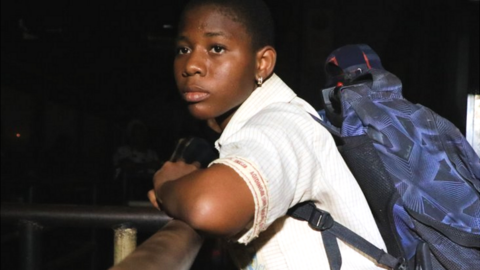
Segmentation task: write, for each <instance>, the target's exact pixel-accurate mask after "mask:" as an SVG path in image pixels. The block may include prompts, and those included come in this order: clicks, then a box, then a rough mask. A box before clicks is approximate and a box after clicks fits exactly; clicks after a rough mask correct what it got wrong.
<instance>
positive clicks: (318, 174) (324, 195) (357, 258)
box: [212, 74, 386, 270]
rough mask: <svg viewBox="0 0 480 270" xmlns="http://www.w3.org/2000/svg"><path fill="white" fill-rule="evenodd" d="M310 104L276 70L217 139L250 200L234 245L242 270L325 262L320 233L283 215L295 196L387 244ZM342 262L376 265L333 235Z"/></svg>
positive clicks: (323, 264)
mask: <svg viewBox="0 0 480 270" xmlns="http://www.w3.org/2000/svg"><path fill="white" fill-rule="evenodd" d="M309 113H310V114H313V115H316V116H318V114H317V112H316V111H315V109H314V108H312V107H311V106H310V105H309V104H308V103H307V102H306V101H304V100H302V99H301V98H299V97H297V96H296V94H295V93H294V92H293V91H292V90H291V89H290V88H289V87H288V86H287V85H286V84H285V83H284V82H283V81H282V80H281V79H280V78H279V77H278V76H276V75H275V74H274V75H272V77H271V78H270V79H268V80H267V81H266V82H265V83H264V84H263V86H262V87H259V88H257V89H256V90H255V91H254V92H253V93H252V95H251V96H250V97H249V98H248V99H247V100H246V101H245V102H244V103H243V104H242V106H241V107H240V108H239V109H238V110H237V112H236V113H235V114H234V116H233V117H232V119H231V120H230V122H229V123H228V125H227V127H226V128H225V130H224V131H223V133H222V135H221V137H220V138H219V139H218V141H217V142H216V147H217V150H218V151H219V152H220V158H219V159H217V160H215V161H214V162H212V164H215V163H220V164H224V165H227V166H230V167H231V168H233V169H234V170H235V171H236V172H237V173H238V174H239V175H240V176H241V177H242V178H243V180H245V182H246V184H247V185H248V187H249V188H250V191H251V192H252V194H253V198H254V200H255V216H254V224H253V226H252V227H251V228H250V230H249V231H248V232H247V233H246V234H244V235H243V236H241V237H240V238H239V239H238V243H240V244H235V245H233V249H234V254H235V256H234V257H235V258H234V259H236V261H237V262H238V263H239V265H240V266H241V267H242V268H243V269H262V270H265V269H302V270H303V269H329V265H328V259H327V257H326V254H325V249H324V247H323V242H322V237H321V233H320V232H318V231H314V230H313V229H311V228H310V227H309V225H308V223H307V222H304V221H299V220H295V219H293V218H291V217H285V214H286V212H287V210H288V209H289V208H290V207H292V206H294V205H296V204H297V203H299V202H303V201H308V200H313V201H314V202H315V203H316V204H317V206H318V207H320V208H321V209H323V210H326V211H328V212H330V214H331V215H332V216H333V218H334V219H335V220H336V221H337V222H339V223H341V224H343V225H344V226H346V227H348V228H350V229H351V230H353V231H355V232H356V233H358V234H359V235H361V236H363V237H364V238H366V239H367V240H369V241H371V242H372V243H373V244H375V245H376V246H377V247H379V248H381V249H384V250H386V248H385V245H384V242H383V240H382V238H381V236H380V233H379V231H378V229H377V226H376V224H375V221H374V219H373V216H372V214H371V212H370V208H369V207H368V204H367V202H366V200H365V197H364V195H363V193H362V191H361V189H360V187H359V186H358V184H357V182H356V180H355V179H354V177H353V176H352V174H351V172H350V171H349V169H348V168H347V166H346V164H345V162H344V161H343V159H342V158H341V156H340V154H339V152H338V151H337V148H336V146H335V143H334V141H333V139H332V137H331V136H330V134H329V133H328V131H327V130H326V129H325V128H323V127H322V126H321V125H320V124H318V123H317V122H316V121H315V120H314V119H313V118H312V116H311V115H309ZM338 242H339V247H340V252H341V254H342V261H343V264H342V269H380V268H377V267H376V266H375V265H374V263H373V262H372V261H370V260H368V259H367V258H366V257H364V256H363V255H360V253H358V252H356V251H355V250H353V249H351V248H350V247H348V246H347V245H345V244H344V243H343V242H342V241H340V240H338Z"/></svg>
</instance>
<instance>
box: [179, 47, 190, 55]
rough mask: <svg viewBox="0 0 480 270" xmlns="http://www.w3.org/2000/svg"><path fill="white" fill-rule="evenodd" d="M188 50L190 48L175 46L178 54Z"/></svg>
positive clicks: (185, 52)
mask: <svg viewBox="0 0 480 270" xmlns="http://www.w3.org/2000/svg"><path fill="white" fill-rule="evenodd" d="M189 52H190V49H188V48H187V47H180V48H177V54H179V55H182V54H187V53H189Z"/></svg>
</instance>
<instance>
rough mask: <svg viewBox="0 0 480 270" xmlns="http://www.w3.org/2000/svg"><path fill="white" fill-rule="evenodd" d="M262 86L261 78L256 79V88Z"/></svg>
mask: <svg viewBox="0 0 480 270" xmlns="http://www.w3.org/2000/svg"><path fill="white" fill-rule="evenodd" d="M262 84H263V77H260V78H258V80H257V85H258V86H262Z"/></svg>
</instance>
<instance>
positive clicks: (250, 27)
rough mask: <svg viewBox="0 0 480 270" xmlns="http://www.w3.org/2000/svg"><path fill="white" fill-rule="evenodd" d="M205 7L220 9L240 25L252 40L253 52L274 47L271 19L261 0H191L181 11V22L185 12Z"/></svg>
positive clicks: (268, 10) (273, 29) (266, 7)
mask: <svg viewBox="0 0 480 270" xmlns="http://www.w3.org/2000/svg"><path fill="white" fill-rule="evenodd" d="M205 5H213V6H217V7H220V8H221V10H223V12H225V13H224V14H225V15H226V16H228V17H230V18H231V19H232V20H234V21H236V22H238V23H240V24H242V25H243V26H244V27H245V28H246V30H247V33H248V34H249V35H250V36H251V38H252V47H253V49H254V50H258V49H260V48H263V47H265V46H272V47H274V46H275V27H274V23H273V18H272V15H271V13H270V9H269V8H268V6H267V5H266V4H265V2H263V1H262V0H191V1H189V2H188V3H187V5H186V6H185V8H184V10H183V13H182V16H181V18H180V19H181V21H183V19H184V15H185V13H186V12H187V11H190V10H194V9H195V8H198V7H200V6H205Z"/></svg>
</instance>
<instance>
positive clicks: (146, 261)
mask: <svg viewBox="0 0 480 270" xmlns="http://www.w3.org/2000/svg"><path fill="white" fill-rule="evenodd" d="M202 243H203V237H201V236H200V235H199V234H198V233H197V232H196V231H195V230H193V229H192V228H191V227H190V226H188V225H187V224H186V223H184V222H182V221H179V220H172V221H170V222H169V223H168V224H167V225H165V227H163V228H162V229H161V230H160V231H158V232H157V233H155V234H154V235H152V236H151V237H150V238H149V239H147V240H146V241H145V242H143V243H142V244H141V245H140V246H138V247H137V249H135V251H133V252H132V253H130V255H128V256H127V257H126V258H125V259H124V260H122V261H121V262H120V263H119V264H117V265H115V266H113V267H112V268H110V269H109V270H137V269H142V270H157V269H169V270H188V269H190V267H191V266H192V264H193V262H194V261H195V257H196V256H197V254H198V251H199V250H200V247H201V246H202Z"/></svg>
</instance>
